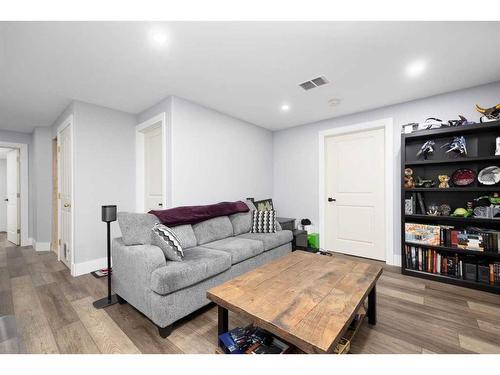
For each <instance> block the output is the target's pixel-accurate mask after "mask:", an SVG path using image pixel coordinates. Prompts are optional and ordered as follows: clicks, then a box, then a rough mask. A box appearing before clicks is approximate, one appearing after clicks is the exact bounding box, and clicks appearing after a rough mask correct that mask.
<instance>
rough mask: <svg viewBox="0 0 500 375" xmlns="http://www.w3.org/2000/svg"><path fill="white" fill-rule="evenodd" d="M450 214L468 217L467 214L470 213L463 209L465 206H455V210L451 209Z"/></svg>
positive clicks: (469, 214)
mask: <svg viewBox="0 0 500 375" xmlns="http://www.w3.org/2000/svg"><path fill="white" fill-rule="evenodd" d="M451 216H459V217H469V216H471V213H470V212H469V211H467V209H465V208H457V209H455V211H453V213H452V214H451Z"/></svg>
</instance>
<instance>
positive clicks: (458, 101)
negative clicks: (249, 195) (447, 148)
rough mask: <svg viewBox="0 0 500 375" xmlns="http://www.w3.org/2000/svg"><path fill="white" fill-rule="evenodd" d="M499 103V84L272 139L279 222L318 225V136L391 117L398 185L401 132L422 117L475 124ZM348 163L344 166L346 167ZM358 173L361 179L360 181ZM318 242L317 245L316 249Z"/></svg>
mask: <svg viewBox="0 0 500 375" xmlns="http://www.w3.org/2000/svg"><path fill="white" fill-rule="evenodd" d="M499 99H500V82H497V83H493V84H489V85H484V86H479V87H474V88H470V89H466V90H460V91H456V92H452V93H448V94H443V95H437V96H433V97H429V98H425V99H421V100H416V101H412V102H407V103H402V104H398V105H393V106H389V107H384V108H379V109H376V110H371V111H367V112H362V113H357V114H353V115H348V116H343V117H338V118H333V119H330V120H325V121H320V122H317V123H312V124H307V125H302V126H299V127H295V128H291V129H286V130H282V131H278V132H275V133H273V143H274V157H273V161H274V176H273V183H274V187H273V198H274V202H275V205H276V207H277V209H278V210H279V212H280V216H288V217H295V218H299V219H300V218H309V219H311V221H312V222H313V224H316V225H318V224H319V207H318V199H319V197H318V132H319V131H321V130H326V129H332V128H338V127H342V126H347V125H353V124H357V123H362V122H369V121H373V120H378V119H383V118H388V117H392V118H393V119H394V124H395V126H394V145H393V146H394V154H393V158H394V162H395V163H394V164H395V165H394V170H393V171H390V173H392V175H393V178H394V181H400V176H399V173H400V164H401V163H400V149H401V136H400V130H401V128H400V126H401V125H404V124H406V123H409V122H420V121H423V120H425V119H426V118H427V117H438V118H441V119H444V120H448V119H456V118H458V115H459V114H462V115H464V116H466V117H467V118H468V119H470V120H476V121H478V120H479V114H478V113H477V112H476V111H475V109H474V104H476V103H478V104H479V105H482V106H484V107H490V106H492V105H495V104H497V103H498V101H499ZM346 162H348V161H346ZM362 172H363V171H360V178H362ZM393 195H394V201H395V202H396V205H395V207H394V228H393V231H394V233H393V235H394V253H395V254H399V252H400V247H401V242H400V238H399V237H400V233H399V228H400V222H401V221H400V220H401V215H400V207H399V202H400V186H399V183H396V184H395V187H394V191H393ZM321 241H322V239H320V243H322V242H321Z"/></svg>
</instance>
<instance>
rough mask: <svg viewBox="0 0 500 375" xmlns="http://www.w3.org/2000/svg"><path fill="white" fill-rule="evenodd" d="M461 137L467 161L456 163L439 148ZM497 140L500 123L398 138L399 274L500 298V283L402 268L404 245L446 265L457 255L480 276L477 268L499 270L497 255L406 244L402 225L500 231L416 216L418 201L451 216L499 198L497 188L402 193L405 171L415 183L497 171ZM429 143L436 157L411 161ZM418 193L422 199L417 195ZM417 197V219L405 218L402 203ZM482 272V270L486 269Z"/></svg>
mask: <svg viewBox="0 0 500 375" xmlns="http://www.w3.org/2000/svg"><path fill="white" fill-rule="evenodd" d="M462 135H463V136H464V137H465V140H466V144H467V151H468V156H467V157H455V156H454V155H451V154H447V153H445V151H446V148H445V147H442V146H443V145H446V143H448V142H450V140H451V139H452V138H453V137H455V136H462ZM496 137H500V121H494V122H489V123H484V124H475V125H468V126H461V127H453V128H443V129H435V130H425V131H419V132H414V133H410V134H402V135H401V218H402V219H401V221H402V223H401V243H402V246H401V255H402V257H401V259H402V268H401V270H402V271H401V272H402V273H403V274H405V275H409V276H413V277H419V278H425V279H430V280H434V281H438V282H443V283H448V284H453V285H458V286H462V287H467V288H473V289H478V290H483V291H488V292H491V293H496V294H500V283H498V282H495V284H494V285H490V284H489V283H484V282H480V281H477V280H470V279H464V278H458V277H454V276H451V275H444V274H437V273H431V272H426V271H418V270H414V269H410V268H406V266H407V263H406V251H405V247H406V246H407V245H408V246H415V247H420V248H423V249H429V252H430V253H431V254H441V257H443V259H450V258H452V257H455V256H454V255H453V254H457V255H456V257H457V259H458V260H461V261H462V260H467V262H470V261H471V259H472V260H473V263H474V264H476V265H477V269H478V270H479V268H481V267H479V266H484V267H485V266H489V265H490V264H493V266H491V267H495V266H494V265H495V264H500V253H496V252H489V251H488V252H485V251H475V250H468V249H463V248H458V247H450V246H428V245H424V244H419V243H413V242H407V241H406V236H405V224H406V223H417V224H418V223H420V224H430V225H449V226H453V227H454V228H455V229H454V230H458V231H461V230H463V229H466V228H469V227H479V228H482V229H489V230H496V231H499V228H500V218H480V217H468V218H464V217H455V216H431V215H425V214H418V213H416V212H421V213H423V212H425V211H421V210H420V203H419V201H420V200H421V199H422V198H423V202H424V205H425V203H434V204H438V205H439V204H442V203H447V204H449V205H450V206H451V208H452V211H453V210H454V209H456V208H458V207H466V203H467V202H469V201H472V200H473V199H474V198H477V197H480V196H482V195H486V194H488V193H495V192H500V186H499V185H498V184H497V185H495V186H467V187H450V188H446V189H440V188H438V187H437V186H435V187H432V188H412V189H405V188H404V170H405V168H406V167H410V168H412V169H413V170H414V177H415V176H419V177H421V178H423V179H426V178H427V179H429V178H430V179H433V180H436V178H437V176H438V175H441V174H446V175H448V176H451V174H452V173H453V172H454V171H455V170H456V169H459V168H471V169H473V170H475V172H476V173H477V172H479V170H480V169H482V168H484V167H486V166H488V165H497V166H500V156H495V155H494V154H495V141H496ZM427 140H434V141H435V142H436V146H435V151H434V153H433V154H432V155H431V159H430V160H415V159H416V154H417V152H418V150H419V149H420V147H421V146H422V145H423V143H424V142H426V141H427ZM416 193H421V195H420V194H416ZM475 193H476V194H475ZM415 196H418V199H419V201H417V205H416V209H417V211H413V212H415V213H414V214H411V215H409V214H406V212H405V199H407V198H411V197H413V198H414V199H415ZM423 208H426V207H423ZM414 210H415V206H414ZM488 238H491V237H488ZM493 238H495V237H493ZM431 250H434V251H431ZM431 259H432V258H431ZM439 259H441V258H439ZM458 260H457V262H458ZM464 263H465V262H464ZM412 268H413V267H412ZM482 269H483V270H484V268H482ZM491 269H492V268H490V270H491ZM461 270H462V269H461ZM462 271H463V270H462ZM476 272H478V271H476ZM490 272H491V271H490ZM495 272H496V271H495ZM463 274H465V272H463ZM492 275H493V274H492ZM476 278H477V277H476ZM477 279H478V278H477Z"/></svg>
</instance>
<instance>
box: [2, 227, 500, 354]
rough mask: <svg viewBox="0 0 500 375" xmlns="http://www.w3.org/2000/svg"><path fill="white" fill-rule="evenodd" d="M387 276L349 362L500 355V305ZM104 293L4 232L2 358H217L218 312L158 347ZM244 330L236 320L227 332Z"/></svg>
mask: <svg viewBox="0 0 500 375" xmlns="http://www.w3.org/2000/svg"><path fill="white" fill-rule="evenodd" d="M318 256H319V255H318ZM338 256H340V257H344V256H343V255H338ZM356 259H357V260H360V261H366V262H368V263H377V264H381V263H380V262H374V261H369V260H363V259H359V258H356ZM383 267H384V273H383V274H382V276H381V278H380V280H379V282H378V284H377V285H378V286H377V292H378V293H377V298H378V301H377V302H378V305H377V310H378V321H377V325H376V326H374V327H369V326H368V324H367V323H366V322H365V323H364V324H363V326H362V327H361V329H360V331H359V333H358V335H357V336H356V337H355V338H354V340H353V342H352V344H351V353H500V296H498V295H494V294H490V293H486V292H481V291H475V290H471V289H465V288H460V287H457V286H453V285H447V284H441V283H437V282H433V281H428V280H423V279H416V278H412V277H409V276H404V275H401V273H399V268H397V267H391V266H385V265H384V266H383ZM105 294H106V283H105V280H104V279H95V278H94V277H93V276H91V275H83V276H79V277H76V278H73V277H71V275H70V273H69V270H68V269H67V268H66V267H65V266H64V265H63V264H62V263H60V262H58V261H57V257H56V256H55V254H54V253H51V252H36V251H34V250H33V248H32V247H16V246H12V245H11V244H9V243H8V242H7V241H6V239H5V234H2V233H0V353H208V354H213V353H214V351H215V347H216V344H217V340H216V332H217V310H216V308H215V307H214V306H208V307H206V308H204V309H202V310H200V311H199V312H197V313H195V314H192V315H191V316H189V317H188V318H186V319H183V320H182V321H180V322H178V323H176V324H175V329H174V331H173V332H172V334H171V335H170V336H169V337H168V338H167V339H162V338H161V337H160V336H159V335H158V331H157V329H156V327H155V326H154V325H153V324H152V323H151V322H150V321H149V320H148V319H147V318H145V317H144V316H143V315H142V314H141V313H139V312H138V311H137V310H135V309H134V308H133V307H132V306H130V305H128V304H126V305H118V304H116V305H113V306H111V307H109V308H107V309H105V310H95V309H94V308H93V307H92V301H94V300H96V299H98V298H101V297H103V296H105ZM12 318H14V319H12ZM12 322H14V324H15V327H12V326H10V328H9V329H2V324H10V325H12ZM246 323H247V322H245V321H244V319H242V318H241V317H239V316H237V315H235V314H230V319H229V325H230V327H235V326H238V325H244V324H246ZM4 328H5V327H4Z"/></svg>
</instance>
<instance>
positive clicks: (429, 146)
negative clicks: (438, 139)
mask: <svg viewBox="0 0 500 375" xmlns="http://www.w3.org/2000/svg"><path fill="white" fill-rule="evenodd" d="M435 144H436V143H435V142H434V141H427V142H425V143H424V144H423V145H422V147H420V150H419V151H418V152H417V157H420V156H421V155H424V159H425V160H427V156H429V155H430V154H432V153H434V145H435Z"/></svg>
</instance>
